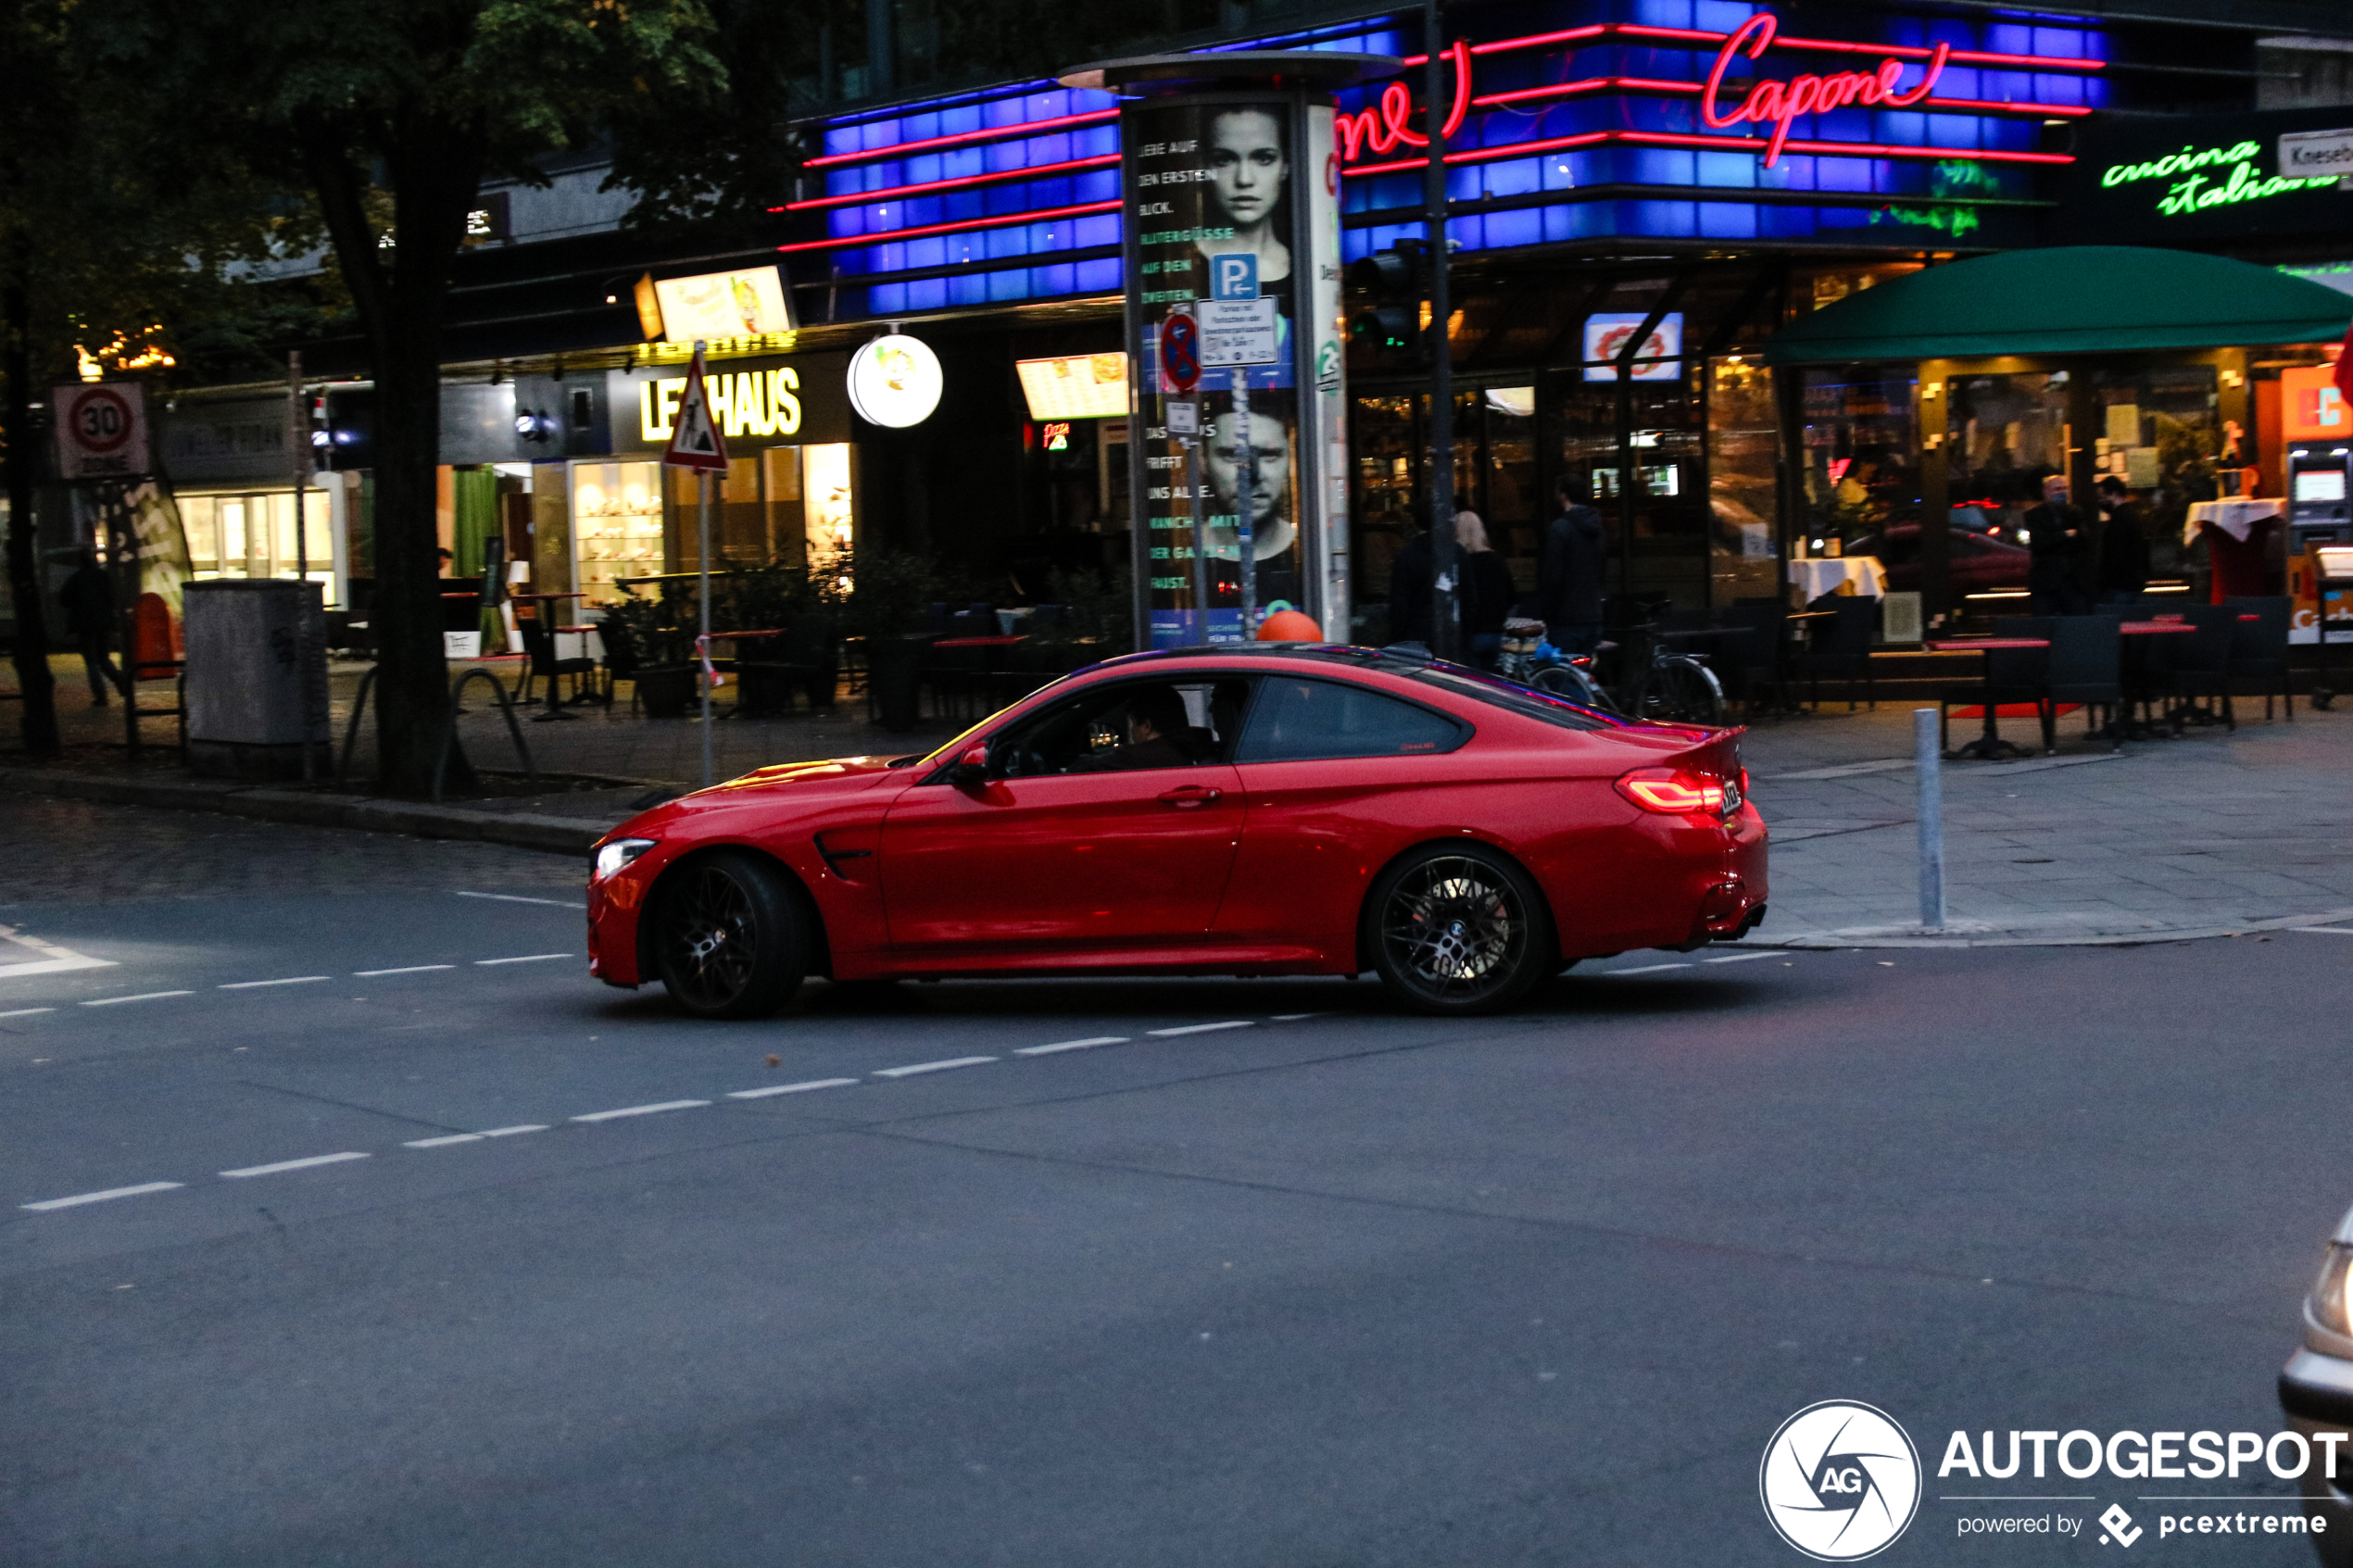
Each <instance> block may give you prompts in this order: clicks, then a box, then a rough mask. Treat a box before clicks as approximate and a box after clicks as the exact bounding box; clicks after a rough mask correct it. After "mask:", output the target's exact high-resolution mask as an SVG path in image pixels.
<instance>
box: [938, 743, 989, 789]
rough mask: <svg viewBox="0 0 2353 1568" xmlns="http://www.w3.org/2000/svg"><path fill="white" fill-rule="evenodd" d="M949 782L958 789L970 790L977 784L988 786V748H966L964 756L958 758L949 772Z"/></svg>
mask: <svg viewBox="0 0 2353 1568" xmlns="http://www.w3.org/2000/svg"><path fill="white" fill-rule="evenodd" d="M948 782H949V783H950V784H954V785H955V786H956V787H957V788H958V789H970V788H972V787H973V786H974V785H975V784H987V783H988V747H987V746H966V747H965V748H964V752H963V756H961V757H959V758H957V759H956V760H955V763H954V765H953V766H951V767H950V769H949V770H948Z"/></svg>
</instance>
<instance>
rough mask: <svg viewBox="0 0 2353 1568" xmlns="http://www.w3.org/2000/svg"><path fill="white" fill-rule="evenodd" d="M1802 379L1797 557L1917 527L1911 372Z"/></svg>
mask: <svg viewBox="0 0 2353 1568" xmlns="http://www.w3.org/2000/svg"><path fill="white" fill-rule="evenodd" d="M1805 374H1806V381H1805V387H1804V393H1803V397H1804V420H1805V436H1804V448H1805V468H1804V483H1805V487H1806V518H1805V525H1806V526H1805V533H1804V535H1803V542H1802V543H1801V544H1800V545H1799V546H1797V547H1798V549H1799V551H1800V552H1801V553H1802V554H1805V555H1808V556H1838V555H1844V554H1845V553H1846V551H1847V547H1848V546H1850V545H1854V544H1856V543H1862V542H1868V541H1872V540H1876V539H1879V538H1881V537H1883V536H1884V535H1885V533H1886V532H1887V530H1888V529H1889V528H1891V527H1894V526H1896V525H1899V524H1906V523H1917V522H1918V521H1919V504H1920V473H1919V457H1918V453H1919V439H1918V434H1917V420H1916V419H1915V417H1914V408H1915V407H1916V400H1917V397H1918V383H1916V382H1915V381H1914V380H1913V379H1912V376H1911V374H1910V373H1909V372H1908V371H1898V370H1881V369H1877V368H1874V367H1869V366H1855V367H1842V368H1839V369H1835V370H1808V371H1806V373H1805ZM2061 401H2062V402H2064V397H2063V396H2062V399H2061ZM1955 495H1956V496H1958V495H1959V491H1958V490H1956V491H1955Z"/></svg>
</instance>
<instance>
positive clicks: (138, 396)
mask: <svg viewBox="0 0 2353 1568" xmlns="http://www.w3.org/2000/svg"><path fill="white" fill-rule="evenodd" d="M49 406H50V408H53V409H55V410H56V412H57V477H58V478H59V479H133V478H136V477H138V476H139V475H141V474H144V473H145V472H146V471H147V467H148V464H147V400H146V397H145V394H144V393H143V392H142V390H141V389H140V387H139V384H138V383H136V382H99V383H95V384H89V385H80V386H61V387H58V388H57V389H56V390H55V392H54V394H53V395H52V396H51V399H50V404H49Z"/></svg>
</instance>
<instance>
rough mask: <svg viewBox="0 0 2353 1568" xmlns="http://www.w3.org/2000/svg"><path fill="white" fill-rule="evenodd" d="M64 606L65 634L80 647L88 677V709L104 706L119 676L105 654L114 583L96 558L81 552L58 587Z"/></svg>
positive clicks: (110, 643)
mask: <svg viewBox="0 0 2353 1568" xmlns="http://www.w3.org/2000/svg"><path fill="white" fill-rule="evenodd" d="M57 602H58V603H59V604H62V605H64V606H65V609H66V633H67V634H68V635H69V636H71V637H73V638H75V639H77V640H78V641H79V642H80V643H81V644H82V670H83V671H85V672H86V673H87V674H88V675H89V677H90V706H91V707H93V708H104V707H105V706H106V705H107V687H108V686H110V685H120V684H121V682H122V673H121V671H119V670H117V669H116V668H115V667H114V660H113V659H109V658H107V652H108V650H110V649H111V648H112V647H113V646H114V584H113V583H111V582H109V581H108V580H107V571H106V568H104V567H102V566H100V565H99V564H98V558H97V557H96V556H95V555H94V554H93V553H92V552H91V551H89V550H86V549H85V550H83V551H82V557H81V559H80V561H79V562H78V563H77V564H76V565H75V567H74V569H73V572H72V574H71V575H70V576H69V577H68V578H67V579H66V580H65V582H64V583H61V584H60V585H59V586H58V588H57Z"/></svg>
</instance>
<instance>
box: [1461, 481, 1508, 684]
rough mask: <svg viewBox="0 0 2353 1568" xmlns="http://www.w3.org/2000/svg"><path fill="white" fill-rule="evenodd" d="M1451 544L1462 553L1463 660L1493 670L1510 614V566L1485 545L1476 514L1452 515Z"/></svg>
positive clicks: (1502, 650) (1501, 649) (1484, 527)
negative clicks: (1457, 546) (1454, 544)
mask: <svg viewBox="0 0 2353 1568" xmlns="http://www.w3.org/2000/svg"><path fill="white" fill-rule="evenodd" d="M1454 542H1455V543H1456V544H1457V545H1459V546H1462V551H1463V657H1464V660H1465V662H1466V663H1468V664H1472V665H1475V666H1477V667H1478V669H1481V670H1490V671H1491V670H1493V669H1494V668H1495V662H1496V660H1497V659H1500V658H1501V657H1502V656H1503V652H1504V621H1505V620H1506V619H1508V618H1509V617H1510V615H1511V613H1512V599H1513V597H1514V596H1515V594H1516V590H1515V589H1514V588H1513V586H1512V568H1511V563H1510V562H1509V561H1507V560H1505V559H1504V558H1503V557H1502V556H1500V555H1497V554H1496V553H1495V547H1494V546H1492V545H1491V544H1489V543H1488V540H1487V525H1486V524H1485V523H1483V522H1481V521H1479V519H1478V513H1477V512H1470V511H1463V512H1456V513H1455V514H1454Z"/></svg>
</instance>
